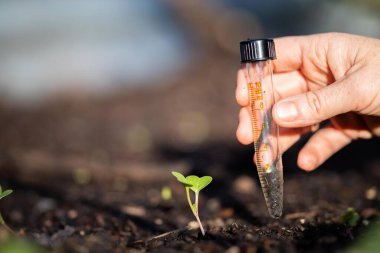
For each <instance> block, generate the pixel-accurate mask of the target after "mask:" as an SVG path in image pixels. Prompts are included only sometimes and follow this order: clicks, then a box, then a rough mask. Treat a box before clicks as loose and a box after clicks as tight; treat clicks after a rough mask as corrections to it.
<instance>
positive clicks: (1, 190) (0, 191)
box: [0, 185, 3, 195]
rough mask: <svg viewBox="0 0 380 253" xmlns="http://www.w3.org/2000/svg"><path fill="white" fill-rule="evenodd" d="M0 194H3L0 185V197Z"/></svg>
mask: <svg viewBox="0 0 380 253" xmlns="http://www.w3.org/2000/svg"><path fill="white" fill-rule="evenodd" d="M2 192H3V189H2V188H1V185H0V195H1V193H2Z"/></svg>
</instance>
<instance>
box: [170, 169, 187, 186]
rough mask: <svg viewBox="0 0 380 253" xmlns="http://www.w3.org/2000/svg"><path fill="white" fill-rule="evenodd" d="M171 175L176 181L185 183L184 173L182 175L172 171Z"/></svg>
mask: <svg viewBox="0 0 380 253" xmlns="http://www.w3.org/2000/svg"><path fill="white" fill-rule="evenodd" d="M172 175H173V176H175V177H176V178H177V180H178V181H180V182H181V183H183V184H186V185H187V181H186V178H185V176H184V175H182V174H181V173H179V172H177V171H172Z"/></svg>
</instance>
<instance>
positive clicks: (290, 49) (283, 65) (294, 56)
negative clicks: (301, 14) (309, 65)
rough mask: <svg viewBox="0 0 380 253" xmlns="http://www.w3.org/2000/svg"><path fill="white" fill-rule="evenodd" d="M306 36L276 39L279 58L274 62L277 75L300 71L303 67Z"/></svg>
mask: <svg viewBox="0 0 380 253" xmlns="http://www.w3.org/2000/svg"><path fill="white" fill-rule="evenodd" d="M306 40H307V39H306V36H290V37H282V38H277V39H274V44H275V47H276V55H277V58H276V59H275V60H273V71H274V72H275V73H280V72H289V71H294V70H298V69H300V68H301V66H302V53H303V52H302V51H303V47H304V45H305V43H307V42H306Z"/></svg>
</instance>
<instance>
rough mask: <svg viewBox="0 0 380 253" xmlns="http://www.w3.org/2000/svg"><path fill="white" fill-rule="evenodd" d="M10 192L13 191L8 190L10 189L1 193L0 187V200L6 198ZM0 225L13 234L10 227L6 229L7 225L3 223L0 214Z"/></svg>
mask: <svg viewBox="0 0 380 253" xmlns="http://www.w3.org/2000/svg"><path fill="white" fill-rule="evenodd" d="M12 192H13V190H10V189H8V190H5V191H3V189H2V188H1V186H0V199H3V198H5V197H7V196H8V195H10V194H11V193H12ZM0 225H2V226H3V227H5V228H6V229H7V230H8V231H9V232H11V233H14V232H13V230H12V229H11V228H10V227H8V225H7V224H6V223H5V221H4V219H3V216H2V215H1V213H0Z"/></svg>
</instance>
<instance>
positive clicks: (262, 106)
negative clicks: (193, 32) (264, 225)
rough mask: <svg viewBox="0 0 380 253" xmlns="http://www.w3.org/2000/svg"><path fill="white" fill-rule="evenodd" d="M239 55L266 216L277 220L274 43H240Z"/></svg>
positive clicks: (279, 172) (280, 182)
mask: <svg viewBox="0 0 380 253" xmlns="http://www.w3.org/2000/svg"><path fill="white" fill-rule="evenodd" d="M240 52H241V62H242V68H243V71H244V72H245V76H246V78H247V89H248V94H249V110H250V116H251V125H252V134H253V143H254V148H255V155H254V159H255V163H256V167H257V171H258V174H259V179H260V184H261V188H262V189H263V193H264V198H265V201H266V204H267V207H268V211H269V214H270V215H271V216H272V217H273V218H279V217H280V216H281V214H282V203H283V171H282V158H281V150H280V146H279V142H278V137H279V128H278V126H277V124H276V123H275V122H274V121H273V120H272V108H273V105H274V103H275V98H274V90H273V81H272V72H273V71H272V63H271V60H273V59H275V58H276V53H275V48H274V41H273V40H271V39H258V40H247V41H242V42H241V43H240Z"/></svg>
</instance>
